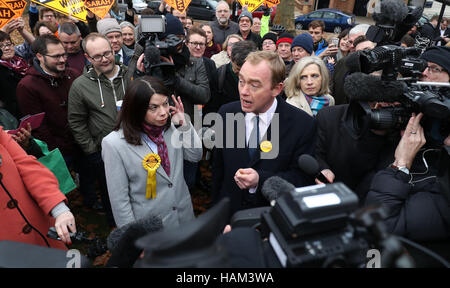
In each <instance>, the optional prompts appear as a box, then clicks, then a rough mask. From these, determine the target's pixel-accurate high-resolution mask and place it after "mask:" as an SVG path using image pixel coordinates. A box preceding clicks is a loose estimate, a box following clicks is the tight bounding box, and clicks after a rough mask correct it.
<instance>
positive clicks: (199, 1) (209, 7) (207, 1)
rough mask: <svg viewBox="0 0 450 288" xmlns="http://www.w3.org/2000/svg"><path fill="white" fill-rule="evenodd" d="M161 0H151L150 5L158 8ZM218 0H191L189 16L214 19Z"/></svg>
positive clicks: (154, 8) (198, 18)
mask: <svg viewBox="0 0 450 288" xmlns="http://www.w3.org/2000/svg"><path fill="white" fill-rule="evenodd" d="M160 3H161V1H149V2H148V7H149V8H152V9H153V10H155V11H156V10H158V7H159V4H160ZM217 3H218V1H216V0H191V3H190V4H189V6H188V10H187V16H189V17H192V18H193V19H197V20H208V21H210V20H214V18H215V17H216V6H217Z"/></svg>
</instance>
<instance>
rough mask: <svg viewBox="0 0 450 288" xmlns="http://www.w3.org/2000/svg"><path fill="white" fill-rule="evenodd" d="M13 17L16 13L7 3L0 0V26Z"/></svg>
mask: <svg viewBox="0 0 450 288" xmlns="http://www.w3.org/2000/svg"><path fill="white" fill-rule="evenodd" d="M14 17H16V13H14V11H13V10H12V9H11V8H10V6H9V5H8V4H6V3H5V2H3V1H2V0H0V28H2V27H3V26H5V25H6V23H8V22H9V21H11V19H13V18H14Z"/></svg>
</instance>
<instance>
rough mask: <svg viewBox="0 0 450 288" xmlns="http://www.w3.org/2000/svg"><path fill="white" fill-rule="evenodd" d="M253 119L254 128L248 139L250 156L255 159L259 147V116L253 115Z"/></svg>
mask: <svg viewBox="0 0 450 288" xmlns="http://www.w3.org/2000/svg"><path fill="white" fill-rule="evenodd" d="M252 121H253V129H252V132H251V133H250V139H249V141H248V155H249V156H250V159H253V156H254V155H255V153H256V152H257V151H258V149H259V116H258V115H256V116H255V117H253V119H252Z"/></svg>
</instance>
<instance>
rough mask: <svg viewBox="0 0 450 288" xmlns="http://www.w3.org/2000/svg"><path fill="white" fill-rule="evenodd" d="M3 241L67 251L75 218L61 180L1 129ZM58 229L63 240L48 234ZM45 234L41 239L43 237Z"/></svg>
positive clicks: (0, 218) (0, 232)
mask: <svg viewBox="0 0 450 288" xmlns="http://www.w3.org/2000/svg"><path fill="white" fill-rule="evenodd" d="M0 159H1V161H0V163H1V164H0V183H1V186H0V203H2V208H1V209H0V227H1V229H0V241H1V240H9V241H16V242H23V243H28V244H35V245H41V246H47V245H48V246H49V247H51V248H58V249H63V250H66V249H67V248H66V246H65V245H64V243H69V244H70V243H71V240H70V236H69V231H71V232H76V226H75V218H74V217H73V215H72V213H71V212H70V210H69V208H68V207H67V206H66V203H65V202H66V201H67V199H66V197H65V196H64V194H63V193H62V192H61V191H60V190H59V185H58V180H56V177H55V176H54V175H53V174H52V172H51V171H50V170H48V169H47V168H46V167H45V166H44V165H42V164H41V163H40V162H38V161H37V160H36V158H35V157H34V156H30V155H28V154H27V153H26V152H25V151H24V150H23V149H22V148H21V147H20V146H19V144H17V142H16V141H14V140H13V139H12V137H11V136H10V135H8V134H7V133H6V132H5V131H4V130H3V128H2V127H0ZM52 226H55V228H56V231H57V233H58V235H59V237H60V238H61V239H62V241H63V242H64V243H63V242H61V241H57V240H52V239H49V238H47V237H46V236H45V235H46V234H47V231H48V230H49V228H50V227H52ZM40 234H42V236H41V235H40Z"/></svg>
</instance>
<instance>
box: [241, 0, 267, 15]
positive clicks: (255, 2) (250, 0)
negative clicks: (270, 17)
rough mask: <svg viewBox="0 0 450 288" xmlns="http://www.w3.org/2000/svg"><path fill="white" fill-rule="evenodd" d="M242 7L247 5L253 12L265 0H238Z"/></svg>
mask: <svg viewBox="0 0 450 288" xmlns="http://www.w3.org/2000/svg"><path fill="white" fill-rule="evenodd" d="M238 1H239V4H241V6H242V7H244V6H245V5H247V10H248V11H249V12H253V11H255V10H256V9H258V7H259V6H261V5H262V4H263V3H264V1H265V0H238Z"/></svg>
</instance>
